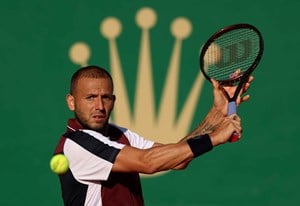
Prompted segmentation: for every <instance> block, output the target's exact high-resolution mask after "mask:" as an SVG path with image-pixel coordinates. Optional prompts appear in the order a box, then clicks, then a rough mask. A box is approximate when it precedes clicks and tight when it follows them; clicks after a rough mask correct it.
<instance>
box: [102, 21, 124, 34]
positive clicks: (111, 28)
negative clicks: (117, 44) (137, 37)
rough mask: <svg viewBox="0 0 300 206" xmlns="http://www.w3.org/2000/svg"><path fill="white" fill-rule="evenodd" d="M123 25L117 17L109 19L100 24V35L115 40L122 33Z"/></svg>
mask: <svg viewBox="0 0 300 206" xmlns="http://www.w3.org/2000/svg"><path fill="white" fill-rule="evenodd" d="M121 30H122V25H121V23H120V21H119V20H118V19H117V18H115V17H107V18H106V19H104V20H103V21H102V23H101V24H100V33H102V35H103V36H104V37H105V38H107V39H114V38H116V37H118V36H119V35H120V33H121Z"/></svg>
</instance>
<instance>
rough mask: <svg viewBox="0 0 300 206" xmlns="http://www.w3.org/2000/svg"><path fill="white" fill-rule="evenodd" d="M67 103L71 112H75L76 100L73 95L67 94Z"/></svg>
mask: <svg viewBox="0 0 300 206" xmlns="http://www.w3.org/2000/svg"><path fill="white" fill-rule="evenodd" d="M66 101H67V104H68V107H69V109H70V110H71V111H74V110H75V99H74V96H73V95H71V94H67V96H66Z"/></svg>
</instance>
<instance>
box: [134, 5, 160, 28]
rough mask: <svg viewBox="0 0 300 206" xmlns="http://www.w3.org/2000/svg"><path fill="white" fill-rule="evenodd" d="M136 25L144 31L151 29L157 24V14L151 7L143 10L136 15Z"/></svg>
mask: <svg viewBox="0 0 300 206" xmlns="http://www.w3.org/2000/svg"><path fill="white" fill-rule="evenodd" d="M135 19H136V23H137V25H138V26H140V27H141V28H143V29H150V28H151V27H153V26H154V24H155V23H156V13H155V11H154V10H153V9H152V8H150V7H144V8H141V9H140V10H139V11H138V12H137V14H136V18H135Z"/></svg>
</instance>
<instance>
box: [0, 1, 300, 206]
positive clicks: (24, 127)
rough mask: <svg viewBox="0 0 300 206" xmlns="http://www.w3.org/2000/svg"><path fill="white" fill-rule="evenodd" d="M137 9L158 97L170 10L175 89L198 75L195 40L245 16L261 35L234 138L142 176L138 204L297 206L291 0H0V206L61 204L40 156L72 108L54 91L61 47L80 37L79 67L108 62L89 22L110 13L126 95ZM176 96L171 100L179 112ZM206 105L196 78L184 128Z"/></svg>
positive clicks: (61, 70)
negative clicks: (181, 31) (185, 31)
mask: <svg viewBox="0 0 300 206" xmlns="http://www.w3.org/2000/svg"><path fill="white" fill-rule="evenodd" d="M145 6H149V7H151V8H153V9H154V10H155V11H156V13H157V15H158V21H157V25H156V26H155V28H153V29H152V30H151V48H152V55H153V62H152V64H153V74H154V76H155V77H156V78H155V90H156V95H157V96H158V97H159V96H160V94H161V87H162V84H163V82H164V77H165V74H166V69H167V64H168V61H169V58H170V54H171V50H172V45H173V39H172V37H171V35H170V31H169V30H170V22H171V21H172V20H173V19H174V18H176V17H178V16H184V17H186V18H188V19H190V20H191V22H192V24H193V32H192V34H191V36H190V37H189V38H188V39H187V40H185V42H184V45H183V46H182V51H181V53H182V59H181V63H180V64H181V68H182V69H181V76H180V82H181V84H180V87H179V96H180V97H184V95H185V93H186V92H187V91H188V90H189V89H190V87H191V85H190V84H188V82H190V81H191V80H193V78H194V77H195V75H196V74H197V72H198V59H197V58H198V57H197V56H198V52H199V48H200V46H201V44H202V43H204V41H205V40H206V38H207V37H208V36H209V35H210V34H211V33H213V32H214V31H215V30H217V29H218V28H220V27H222V26H224V25H229V24H233V23H240V22H246V23H251V24H254V25H256V26H257V27H258V28H259V29H260V30H261V31H262V33H263V36H264V38H265V53H264V56H263V59H262V62H261V63H260V65H259V68H258V69H257V70H256V71H255V81H254V83H253V85H252V88H251V90H250V91H251V96H252V99H251V101H250V102H248V103H247V104H244V105H242V106H241V108H240V110H239V114H240V116H241V117H242V118H243V126H244V136H243V137H244V138H243V139H242V140H241V141H240V142H238V143H235V144H227V145H223V146H222V147H218V148H215V149H214V150H213V151H212V152H210V153H208V154H206V155H204V156H203V157H201V158H199V159H197V160H195V161H193V162H192V163H191V165H190V167H188V168H187V169H186V170H184V171H176V172H170V173H167V174H165V175H162V176H159V177H154V178H143V180H142V184H143V189H144V196H145V201H146V205H155V206H165V205H172V206H175V205H177V206H196V205H203V206H233V205H243V206H253V205H255V206H277V205H278V206H279V205H299V203H300V192H299V186H300V167H299V163H298V162H299V155H300V152H299V149H298V144H299V143H300V140H299V115H300V109H299V92H300V89H299V82H298V81H299V78H300V70H299V69H300V65H299V61H298V60H299V54H300V53H299V45H300V40H299V39H300V38H299V37H300V24H299V18H300V1H297V0H290V1H282V0H273V1H262V0H251V1H240V0H223V1H222V0H215V1H210V0H203V1H200V0H185V1H180V0H173V1H167V0H166V1H161V0H152V1H150V0H148V1H146V0H119V1H116V0H102V1H99V0H73V1H70V0H52V1H45V0H30V1H23V0H11V1H8V0H4V1H1V3H0V15H1V18H0V52H1V53H0V69H1V75H0V78H1V81H0V97H1V101H0V115H1V116H0V117H1V124H0V125H1V136H0V138H1V143H0V152H1V172H0V174H1V176H0V177H1V185H2V186H1V192H0V205H39V206H48V205H49V206H50V205H51V206H53V205H62V201H61V198H60V188H59V183H58V178H57V176H55V175H54V174H53V173H51V172H50V170H49V159H50V158H51V155H52V152H53V149H54V147H55V145H56V142H57V140H58V138H59V136H60V134H62V133H63V132H64V130H65V123H66V119H67V118H68V117H70V116H71V115H72V114H71V113H70V112H69V111H68V110H67V107H66V105H65V100H64V98H65V94H66V93H67V91H68V84H69V78H70V75H71V74H72V73H73V72H74V71H75V69H77V68H78V65H75V64H73V63H72V62H71V61H70V59H69V56H68V52H69V48H70V46H71V45H72V44H73V43H74V42H77V41H84V42H86V43H87V44H88V45H89V46H90V48H91V51H92V55H91V58H90V61H89V63H90V64H97V65H101V66H103V67H107V68H109V54H108V44H107V41H106V40H105V39H104V38H103V37H102V36H101V35H100V33H99V23H100V22H101V20H103V19H104V18H105V17H107V16H115V17H117V18H119V19H120V20H121V21H122V24H123V31H122V36H121V37H120V38H119V39H118V45H119V52H120V55H121V60H122V64H123V68H127V70H126V72H125V80H126V82H127V86H128V90H129V91H130V94H131V95H133V92H134V87H135V74H136V68H137V65H136V64H137V56H138V48H139V39H140V35H141V34H140V31H139V30H138V29H137V28H136V25H135V22H134V16H135V13H136V12H137V10H139V9H140V8H142V7H145ZM135 48H136V49H135ZM130 98H131V99H132V96H130ZM157 99H158V100H159V98H157ZM206 100H207V101H206ZM183 101H184V98H179V106H178V107H179V108H180V107H181V106H182V104H183ZM210 102H211V90H210V85H209V84H208V83H205V85H204V89H203V91H202V93H201V105H199V107H198V108H197V111H196V113H195V120H194V123H193V125H191V127H193V126H195V125H196V123H197V121H198V120H199V119H201V117H203V116H204V114H205V113H206V112H207V110H208V108H209V105H210ZM196 117H197V118H196Z"/></svg>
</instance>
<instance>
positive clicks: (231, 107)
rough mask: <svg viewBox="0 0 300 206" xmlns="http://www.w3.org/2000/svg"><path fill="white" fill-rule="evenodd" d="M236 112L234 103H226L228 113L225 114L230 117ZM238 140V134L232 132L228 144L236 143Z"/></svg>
mask: <svg viewBox="0 0 300 206" xmlns="http://www.w3.org/2000/svg"><path fill="white" fill-rule="evenodd" d="M236 110H237V106H236V103H235V101H231V102H229V103H228V112H227V114H228V115H232V114H235V113H236ZM238 140H239V135H238V133H236V132H234V133H232V135H231V137H230V139H229V142H236V141H238Z"/></svg>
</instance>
